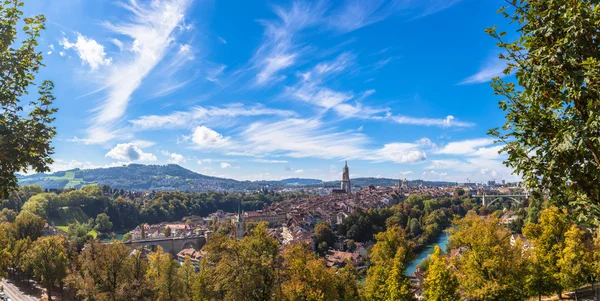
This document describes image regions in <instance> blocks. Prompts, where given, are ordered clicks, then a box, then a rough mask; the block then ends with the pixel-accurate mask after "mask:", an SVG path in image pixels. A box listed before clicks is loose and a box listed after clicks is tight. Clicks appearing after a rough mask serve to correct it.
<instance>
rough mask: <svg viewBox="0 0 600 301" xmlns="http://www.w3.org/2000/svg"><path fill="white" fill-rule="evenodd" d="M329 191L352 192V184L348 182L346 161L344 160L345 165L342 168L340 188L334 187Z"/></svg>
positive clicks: (348, 173)
mask: <svg viewBox="0 0 600 301" xmlns="http://www.w3.org/2000/svg"><path fill="white" fill-rule="evenodd" d="M331 192H332V193H351V192H352V184H351V183H350V170H349V169H348V161H346V165H345V166H344V170H343V173H342V183H341V184H340V189H334V190H332V191H331Z"/></svg>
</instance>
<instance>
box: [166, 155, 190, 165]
mask: <svg viewBox="0 0 600 301" xmlns="http://www.w3.org/2000/svg"><path fill="white" fill-rule="evenodd" d="M168 156H169V163H174V164H181V163H185V161H186V160H185V157H184V156H183V155H181V154H177V153H169V155H168Z"/></svg>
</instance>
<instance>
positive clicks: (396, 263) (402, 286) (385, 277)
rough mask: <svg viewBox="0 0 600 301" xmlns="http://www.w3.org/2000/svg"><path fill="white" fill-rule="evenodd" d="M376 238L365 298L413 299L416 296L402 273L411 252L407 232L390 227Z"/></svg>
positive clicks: (371, 255) (368, 271)
mask: <svg viewBox="0 0 600 301" xmlns="http://www.w3.org/2000/svg"><path fill="white" fill-rule="evenodd" d="M375 238H376V240H377V243H375V246H373V249H372V251H371V254H370V262H371V266H370V267H369V269H368V270H367V280H366V284H365V297H366V298H367V299H368V300H411V299H412V298H413V296H412V294H410V290H407V288H409V287H410V282H409V281H408V278H407V277H406V276H404V274H403V273H404V264H405V263H406V261H407V260H408V258H409V254H410V249H411V248H410V246H409V244H408V242H407V240H406V238H405V233H404V230H403V229H402V228H399V227H390V228H389V229H388V230H387V231H385V232H380V233H379V234H377V235H376V236H375ZM395 298H397V299H395Z"/></svg>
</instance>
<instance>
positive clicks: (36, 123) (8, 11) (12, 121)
mask: <svg viewBox="0 0 600 301" xmlns="http://www.w3.org/2000/svg"><path fill="white" fill-rule="evenodd" d="M23 5H24V2H23V1H20V0H5V1H2V3H1V4H0V26H1V27H2V30H0V74H2V76H1V77H0V107H1V110H2V114H1V115H0V196H4V197H6V196H7V195H8V191H9V190H11V189H14V188H15V187H17V178H16V177H15V175H14V174H15V172H18V171H25V170H27V169H28V168H31V169H33V170H35V171H37V172H44V171H49V169H48V165H49V164H51V163H52V159H51V158H50V155H52V153H53V148H52V147H51V146H50V141H51V139H52V138H53V137H54V135H55V129H54V127H52V126H50V124H51V123H52V121H53V120H54V118H53V117H52V115H53V114H54V113H55V112H56V108H52V107H51V105H52V102H53V101H54V96H52V89H53V87H54V85H53V84H52V82H50V81H44V82H43V83H42V84H41V85H39V87H38V94H39V95H38V97H37V99H32V100H31V101H30V102H29V106H30V107H31V108H32V109H31V110H30V111H29V113H25V112H24V111H23V108H24V106H25V104H23V103H22V101H23V100H24V99H23V98H24V96H26V95H28V94H29V90H30V88H31V86H34V85H35V76H36V74H37V73H38V71H39V70H40V68H41V67H43V66H44V65H43V64H42V53H41V52H40V51H37V50H36V47H38V39H39V38H40V34H41V32H42V31H43V30H44V29H45V25H44V24H45V23H46V18H45V17H44V16H43V15H38V16H33V17H27V18H24V19H23V20H22V21H23V22H24V23H25V25H24V26H23V28H22V31H21V32H18V31H17V24H18V23H19V21H21V18H22V16H23V12H22V11H21V10H20V8H21V6H23ZM18 36H19V37H20V38H19V39H20V40H22V42H21V43H20V46H18V45H16V41H17V37H18ZM21 37H22V38H21ZM15 47H18V48H15ZM27 98H30V97H27Z"/></svg>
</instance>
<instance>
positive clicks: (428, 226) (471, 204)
mask: <svg viewBox="0 0 600 301" xmlns="http://www.w3.org/2000/svg"><path fill="white" fill-rule="evenodd" d="M502 206H503V204H501V203H499V204H498V205H497V207H495V208H486V207H482V206H481V204H480V203H478V202H477V201H476V200H475V199H471V198H467V197H461V198H432V197H431V196H429V195H416V194H415V195H410V196H409V197H408V198H407V199H406V200H404V201H402V202H401V203H399V204H397V205H395V206H392V207H391V208H384V209H381V210H375V209H370V210H367V211H362V210H357V211H356V212H355V213H353V214H351V215H350V216H348V218H347V219H346V220H345V221H344V223H343V224H342V225H341V226H340V227H339V228H338V231H339V233H340V234H342V235H344V236H346V237H348V238H350V239H352V240H354V241H358V242H366V241H371V240H373V238H374V237H375V235H376V234H377V233H379V232H382V231H385V230H386V229H387V228H389V227H402V228H404V229H406V236H407V238H408V239H409V240H411V241H412V242H413V244H414V248H415V250H418V249H420V248H421V247H422V246H424V245H427V244H428V243H430V242H432V241H434V240H435V239H437V237H438V236H439V235H440V234H441V233H442V231H444V230H445V229H446V228H448V227H449V226H450V224H451V222H452V220H453V219H454V217H456V216H459V217H460V216H464V215H465V214H466V212H467V211H469V210H473V209H475V210H479V211H480V213H481V214H482V215H485V214H488V213H489V212H492V210H495V209H498V210H500V209H502V208H503V207H502Z"/></svg>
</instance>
